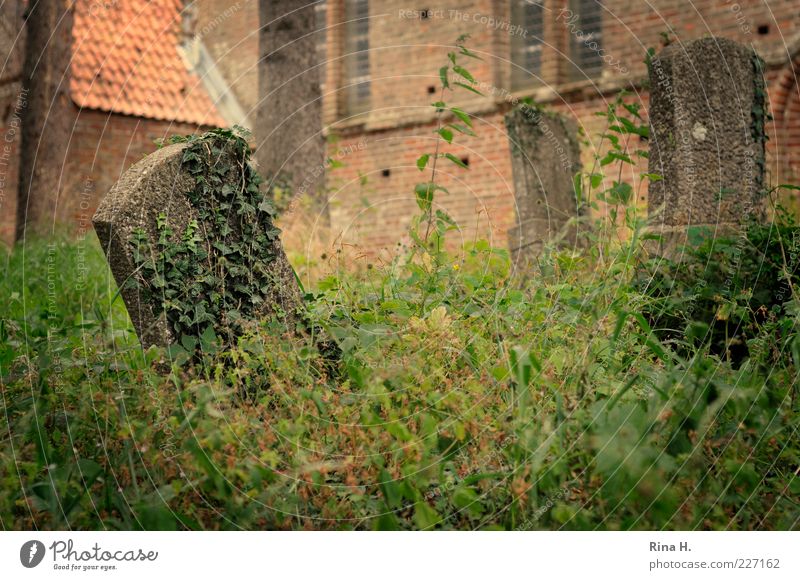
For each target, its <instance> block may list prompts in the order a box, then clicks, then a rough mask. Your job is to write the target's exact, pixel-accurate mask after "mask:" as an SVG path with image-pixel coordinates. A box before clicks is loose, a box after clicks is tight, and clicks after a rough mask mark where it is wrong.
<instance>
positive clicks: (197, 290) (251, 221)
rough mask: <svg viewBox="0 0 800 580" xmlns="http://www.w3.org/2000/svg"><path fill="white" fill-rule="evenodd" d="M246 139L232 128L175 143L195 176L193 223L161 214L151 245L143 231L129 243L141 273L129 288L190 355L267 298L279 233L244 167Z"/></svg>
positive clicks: (252, 172)
mask: <svg viewBox="0 0 800 580" xmlns="http://www.w3.org/2000/svg"><path fill="white" fill-rule="evenodd" d="M246 135H247V133H246V130H245V129H241V128H238V127H235V128H234V129H233V130H228V129H218V130H213V131H209V132H207V133H205V134H203V135H192V136H189V137H175V138H173V139H172V140H171V142H172V143H186V144H187V147H186V149H185V150H184V152H183V158H182V161H181V163H182V165H183V167H184V168H185V169H187V170H188V171H189V173H190V174H191V175H192V176H194V179H195V184H194V188H192V189H191V190H190V191H189V192H187V194H186V195H187V197H188V200H189V202H190V204H191V205H192V206H193V207H194V208H195V209H196V210H197V219H194V220H191V221H190V222H189V224H188V226H187V227H186V229H185V231H183V232H175V231H173V229H172V228H171V227H170V225H169V221H168V219H167V216H166V214H163V213H162V214H161V215H159V217H158V220H157V225H156V227H157V232H158V238H157V240H156V241H155V245H154V246H155V247H153V246H151V244H150V243H149V242H148V236H147V234H146V232H144V231H142V230H139V231H136V232H135V233H134V237H133V240H132V241H131V243H132V244H133V246H134V261H135V264H136V268H137V271H138V272H139V276H137V279H136V280H133V279H132V280H130V281H129V283H131V284H134V285H136V287H137V288H138V289H139V291H140V292H142V297H143V299H144V300H146V301H148V302H150V303H151V304H154V305H156V306H157V310H158V311H160V312H164V313H165V314H166V317H167V322H168V323H169V326H170V329H171V330H172V332H173V333H174V336H175V337H176V338H178V339H179V340H180V341H181V342H182V343H183V344H184V346H185V347H187V348H189V349H190V350H191V349H193V348H194V346H195V345H196V344H197V341H196V338H197V337H204V338H206V339H211V338H212V337H215V336H219V337H226V336H227V335H228V334H229V333H230V332H231V331H233V332H234V333H235V334H236V333H239V332H240V331H241V330H242V328H241V326H242V324H243V320H244V317H243V313H246V312H252V311H258V310H260V309H261V307H262V305H263V304H264V303H265V302H266V301H268V300H269V292H270V288H269V286H268V285H265V281H267V280H268V279H269V277H270V272H269V267H268V266H269V264H271V263H272V262H273V261H274V260H275V259H276V253H275V243H274V242H275V241H276V240H277V238H278V234H279V233H280V230H279V229H278V228H277V227H275V225H274V224H273V221H272V219H273V217H274V215H275V208H274V206H273V204H272V202H271V201H270V199H269V198H268V197H267V195H265V194H264V193H263V192H262V191H261V190H260V188H259V184H260V183H261V177H260V176H259V175H258V173H257V172H256V171H255V169H254V168H253V167H252V166H251V164H250V148H249V145H248V144H247V140H246Z"/></svg>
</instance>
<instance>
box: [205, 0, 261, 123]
mask: <svg viewBox="0 0 800 580" xmlns="http://www.w3.org/2000/svg"><path fill="white" fill-rule="evenodd" d="M195 5H196V7H197V28H196V33H197V36H198V37H199V39H200V40H201V41H202V42H203V44H204V45H205V46H206V48H207V49H208V51H209V52H210V53H211V54H212V55H213V57H214V60H215V61H216V62H217V65H218V67H219V70H220V72H221V73H222V75H223V76H224V77H225V80H226V82H227V83H228V86H229V87H231V90H232V91H233V93H234V94H235V95H236V99H237V100H238V101H239V104H240V105H241V106H242V108H243V109H244V110H245V112H246V113H247V114H248V117H249V119H250V122H251V123H250V124H251V126H254V123H253V121H255V106H256V102H257V100H258V0H235V1H231V0H196V2H195Z"/></svg>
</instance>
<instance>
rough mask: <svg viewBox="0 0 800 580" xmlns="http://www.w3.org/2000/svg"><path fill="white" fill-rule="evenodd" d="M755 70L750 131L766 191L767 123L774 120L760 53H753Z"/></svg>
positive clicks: (761, 190) (759, 172) (760, 190)
mask: <svg viewBox="0 0 800 580" xmlns="http://www.w3.org/2000/svg"><path fill="white" fill-rule="evenodd" d="M752 62H753V70H754V72H755V74H754V75H753V83H754V86H753V109H752V111H751V118H752V121H751V124H750V132H751V135H752V137H753V141H754V142H755V144H756V148H757V151H756V153H757V155H758V157H757V159H756V165H757V179H758V189H759V193H763V192H764V175H765V173H766V146H767V140H768V139H769V136H768V135H767V123H769V122H770V121H771V120H772V115H770V113H769V104H768V103H769V102H768V100H767V99H768V95H767V85H766V82H765V81H764V60H763V59H762V58H761V57H760V56H758V53H756V52H755V51H753V53H752Z"/></svg>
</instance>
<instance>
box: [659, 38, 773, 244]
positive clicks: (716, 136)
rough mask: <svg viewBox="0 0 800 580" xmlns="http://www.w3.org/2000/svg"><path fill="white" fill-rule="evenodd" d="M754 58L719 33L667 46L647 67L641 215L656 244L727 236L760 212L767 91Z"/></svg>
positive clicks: (755, 56)
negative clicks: (646, 180) (648, 177)
mask: <svg viewBox="0 0 800 580" xmlns="http://www.w3.org/2000/svg"><path fill="white" fill-rule="evenodd" d="M760 63H761V61H760V60H759V59H758V56H757V55H756V54H755V53H754V52H753V50H752V49H751V48H748V47H746V46H744V45H741V44H739V43H737V42H734V41H732V40H728V39H725V38H713V37H712V38H703V39H700V40H694V41H691V42H688V43H675V44H671V45H669V46H667V47H666V48H665V49H664V50H662V51H661V53H660V54H659V55H658V56H656V57H654V58H653V59H652V61H651V65H650V87H651V88H650V91H651V92H650V111H649V115H650V126H651V131H650V158H649V169H648V171H649V172H650V173H651V174H656V175H658V176H660V179H658V180H656V181H651V183H650V185H649V193H648V214H649V215H650V224H651V227H652V229H653V231H654V233H657V234H658V235H660V236H661V243H660V246H661V249H666V250H668V249H669V248H674V247H676V246H677V245H680V244H682V243H683V242H684V241H685V240H686V236H687V234H688V232H690V230H691V229H694V230H695V231H697V232H701V233H702V232H707V233H708V234H710V235H714V234H717V235H718V234H720V233H726V232H727V233H730V231H732V230H736V229H737V228H738V227H739V226H740V225H742V223H743V222H744V220H746V219H748V218H749V217H751V216H756V217H758V216H760V215H761V214H762V207H761V204H760V202H759V197H760V194H761V193H762V190H763V188H764V172H765V147H764V146H765V141H766V137H765V128H766V127H765V125H766V120H767V108H766V107H767V101H766V99H767V96H766V89H765V86H764V80H763V76H762V72H761V64H760Z"/></svg>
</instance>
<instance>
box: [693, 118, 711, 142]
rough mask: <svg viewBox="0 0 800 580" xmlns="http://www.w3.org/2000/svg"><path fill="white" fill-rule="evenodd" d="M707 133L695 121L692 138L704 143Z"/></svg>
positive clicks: (698, 122)
mask: <svg viewBox="0 0 800 580" xmlns="http://www.w3.org/2000/svg"><path fill="white" fill-rule="evenodd" d="M707 133H708V129H706V128H705V127H703V125H702V124H701V123H700V121H697V122H696V123H695V124H694V127H693V128H692V137H694V138H695V139H696V140H698V141H705V140H706V134H707Z"/></svg>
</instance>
